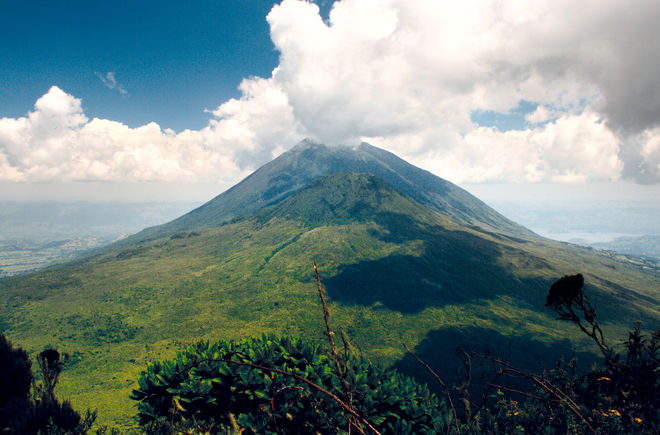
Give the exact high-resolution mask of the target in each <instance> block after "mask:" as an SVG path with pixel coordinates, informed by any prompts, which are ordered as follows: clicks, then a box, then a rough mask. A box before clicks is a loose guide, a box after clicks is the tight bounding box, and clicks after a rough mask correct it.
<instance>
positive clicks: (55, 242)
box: [0, 201, 199, 278]
mask: <svg viewBox="0 0 660 435" xmlns="http://www.w3.org/2000/svg"><path fill="white" fill-rule="evenodd" d="M197 205H199V203H195V202H164V203H128V202H55V201H31V202H27V201H26V202H16V201H12V202H2V203H0V278H1V277H3V276H11V275H15V274H17V273H25V272H28V271H33V270H36V269H38V268H41V267H45V266H48V265H51V264H53V263H58V262H62V261H66V260H69V259H71V258H74V257H76V256H77V255H79V254H81V253H83V252H86V251H88V250H90V249H93V248H98V247H100V246H104V245H107V244H109V243H111V242H114V241H116V240H118V239H120V238H122V237H126V236H127V235H130V234H133V233H135V232H137V231H139V230H141V229H143V228H145V227H148V226H152V225H158V224H161V223H164V222H167V221H169V220H171V219H174V218H175V217H178V216H180V215H181V214H183V213H186V212H188V211H190V210H192V209H193V208H194V207H195V206H197Z"/></svg>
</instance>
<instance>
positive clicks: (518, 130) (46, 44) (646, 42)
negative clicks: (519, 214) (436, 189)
mask: <svg viewBox="0 0 660 435" xmlns="http://www.w3.org/2000/svg"><path fill="white" fill-rule="evenodd" d="M658 20H660V4H659V3H658V2H657V1H655V0H639V1H637V2H635V3H634V4H630V3H629V2H626V1H623V0H607V1H600V0H599V1H596V0H584V1H582V2H580V4H579V5H576V4H575V3H574V2H572V1H569V0H555V1H550V0H534V1H522V2H521V1H519V0H503V1H501V2H486V3H483V2H479V1H477V0H466V1H464V2H455V1H450V0H418V1H414V2H410V1H409V0H387V1H385V0H338V1H336V2H334V3H333V2H331V1H330V0H319V1H317V2H316V3H312V2H308V1H300V0H280V1H277V2H274V1H260V0H241V1H228V0H227V1H198V2H185V3H184V2H175V1H160V2H154V1H142V2H127V1H117V2H112V3H107V2H104V3H101V2H83V1H68V2H63V3H57V4H56V3H53V2H46V1H31V0H27V1H23V2H3V3H0V51H1V52H2V53H3V55H2V56H0V200H1V199H21V198H23V199H31V198H34V199H36V198H39V199H46V198H48V197H53V198H58V199H63V198H70V199H90V198H98V199H118V198H115V197H112V196H113V195H114V196H116V197H119V198H121V197H125V198H128V199H134V200H139V199H141V198H142V199H145V198H149V199H151V198H154V197H158V198H159V199H168V198H170V197H171V199H177V200H180V199H191V200H203V199H208V198H210V197H212V196H214V195H215V194H217V193H219V192H221V191H222V190H224V189H226V188H228V187H230V186H231V185H233V184H234V183H236V182H237V181H239V180H240V179H241V178H242V177H244V176H246V175H248V174H249V173H250V172H251V171H253V170H254V169H256V168H257V167H259V166H260V165H262V164H264V163H265V162H267V161H268V160H270V159H272V158H274V157H276V156H277V155H279V154H280V153H282V152H284V151H286V150H287V149H289V148H291V147H292V146H294V145H295V144H296V143H297V142H298V141H300V140H301V139H303V138H306V137H308V138H312V139H315V140H317V141H319V142H324V143H327V144H335V143H344V144H352V143H358V142H360V141H367V142H370V143H372V144H374V145H376V146H380V147H383V148H386V149H388V150H390V151H392V152H394V153H396V154H398V155H400V156H401V157H403V158H405V159H407V160H409V161H411V162H412V163H414V164H416V165H418V166H421V167H423V168H425V169H428V170H430V171H432V172H434V173H436V174H437V175H439V176H441V177H443V178H447V179H449V180H450V181H453V182H456V183H461V184H462V185H466V186H467V185H469V186H471V187H470V189H472V190H473V191H475V192H476V193H480V192H482V193H483V194H484V195H488V194H491V193H492V192H494V191H495V190H494V186H498V187H497V189H496V191H497V192H500V195H501V196H504V195H515V194H521V195H522V192H528V193H527V195H531V196H534V195H535V194H534V192H535V191H539V192H540V191H543V192H546V193H544V194H548V193H547V192H550V191H552V192H554V195H555V196H562V195H568V194H571V192H589V193H584V195H586V196H588V197H591V198H596V197H599V196H600V197H608V195H619V196H624V197H625V196H627V195H634V196H636V197H640V198H647V199H648V200H649V201H651V200H654V199H655V198H657V194H658V187H657V186H658V183H659V182H660V52H659V50H658V48H657V43H656V41H657V35H658V33H657V30H656V28H657V22H658ZM543 186H546V187H543ZM547 186H550V190H548V188H547ZM607 186H610V187H607ZM489 192H490V193H489ZM617 192H618V193H617ZM111 197H112V198H111Z"/></svg>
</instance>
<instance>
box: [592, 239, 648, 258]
mask: <svg viewBox="0 0 660 435" xmlns="http://www.w3.org/2000/svg"><path fill="white" fill-rule="evenodd" d="M589 246H593V247H594V248H598V249H607V250H609V251H616V252H620V253H622V254H627V255H634V256H637V257H642V258H647V259H650V260H654V261H658V262H660V235H647V236H639V237H617V238H616V239H614V240H612V241H610V242H598V243H589Z"/></svg>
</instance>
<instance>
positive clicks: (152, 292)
mask: <svg viewBox="0 0 660 435" xmlns="http://www.w3.org/2000/svg"><path fill="white" fill-rule="evenodd" d="M352 152H355V153H357V154H358V155H361V154H360V153H366V154H368V153H372V154H375V155H377V156H381V158H380V159H378V160H376V163H369V164H370V165H373V166H374V167H375V169H379V170H382V171H384V174H385V175H386V176H389V177H391V178H392V179H394V180H398V181H397V182H398V183H400V185H402V186H404V187H406V186H407V187H406V188H408V189H412V187H410V186H413V185H423V184H422V182H421V181H420V179H421V178H422V177H426V178H425V179H428V180H431V181H433V183H431V182H429V183H430V185H429V186H427V187H428V188H427V189H426V191H423V192H416V193H415V195H416V197H413V196H412V195H408V194H406V193H405V192H403V189H402V188H401V189H400V188H397V187H396V186H394V184H393V183H390V182H388V181H386V180H384V177H381V176H377V175H371V174H368V173H364V171H358V172H362V173H352V172H349V173H346V172H341V171H340V170H341V169H342V168H343V169H347V168H346V167H345V166H346V164H345V161H346V158H345V156H346V154H347V153H349V154H350V153H352ZM314 153H318V154H319V155H320V156H321V157H322V158H318V156H317V157H313V154H314ZM335 154H336V155H337V156H336V158H333V157H332V156H333V155H335ZM302 155H306V156H308V157H310V158H309V159H308V160H306V158H303V157H301V156H302ZM310 155H311V156H310ZM351 155H352V154H351ZM312 157H313V158H312ZM374 159H375V158H373V157H369V158H367V157H365V160H368V161H373V160H374ZM387 159H391V161H390V164H388V165H386V164H385V163H383V162H384V161H386V160H387ZM335 160H336V161H339V162H341V164H339V163H337V165H336V166H332V164H331V163H329V162H332V161H335ZM351 161H353V162H354V164H356V165H357V164H358V163H356V162H358V159H357V157H356V158H352V160H351ZM314 162H316V163H314ZM404 163H405V162H404ZM315 164H317V165H319V166H320V167H322V168H323V170H320V169H318V168H316V166H314V165H315ZM296 165H300V166H301V167H297V166H296ZM326 165H327V166H329V167H330V168H329V169H328V167H326ZM365 165H366V163H365ZM396 165H399V166H396ZM394 167H396V168H399V167H401V168H408V170H409V171H411V174H412V175H410V174H408V175H405V173H404V174H403V175H402V173H401V172H399V169H397V171H395V170H394V169H393V168H394ZM388 168H389V169H388ZM411 168H412V169H411ZM348 169H350V168H348ZM401 170H403V169H401ZM286 171H289V172H286ZM323 171H328V172H336V173H330V174H327V175H321V176H315V175H316V174H317V172H323ZM419 171H420V170H418V169H416V168H414V167H412V166H410V165H407V164H401V161H400V160H399V159H397V158H396V157H394V156H392V155H391V154H389V153H386V152H383V151H380V150H378V149H374V148H373V147H369V146H366V145H363V146H361V147H359V148H358V149H357V150H352V151H350V152H349V151H347V150H346V149H342V148H334V147H333V148H329V147H324V146H317V145H311V144H304V145H303V146H300V147H298V148H296V149H294V150H292V152H290V153H286V154H283V155H282V156H281V157H280V159H276V160H275V161H274V162H272V163H271V164H270V165H266V166H264V167H263V168H262V169H260V170H259V171H257V173H255V174H254V175H252V176H251V177H248V178H247V179H246V180H244V181H243V182H242V183H240V184H239V185H237V186H236V187H234V188H233V189H230V190H229V191H227V192H226V193H224V194H223V195H220V196H219V197H218V198H216V200H214V201H211V202H210V203H209V204H207V205H206V206H204V207H202V208H200V209H198V210H197V211H195V212H193V213H191V214H189V215H186V216H184V217H182V218H181V219H180V220H178V221H175V222H174V223H172V224H170V226H165V227H164V228H161V230H160V231H162V232H161V233H160V235H159V233H158V232H157V231H155V230H152V233H151V236H150V237H149V238H148V239H144V238H142V239H141V240H137V241H133V242H127V243H126V244H123V245H115V246H111V247H109V248H108V249H106V250H105V251H103V252H100V253H97V254H96V255H93V256H89V257H87V258H84V259H80V260H78V261H75V262H71V263H68V264H65V265H60V266H57V267H54V268H51V269H48V270H44V271H42V272H38V273H33V274H29V275H24V276H18V277H11V278H5V279H2V280H0V294H1V295H2V296H3V297H2V298H0V330H1V331H3V332H4V333H6V334H7V335H8V336H9V338H10V339H11V341H12V342H13V343H16V344H18V345H21V346H23V347H24V348H26V349H27V350H28V351H29V352H31V353H33V354H34V353H36V352H39V351H40V350H42V349H44V347H46V346H55V347H56V348H58V349H59V350H61V351H63V352H68V353H70V354H71V355H72V357H71V361H72V366H71V369H70V370H67V371H65V373H64V374H63V378H62V380H61V382H60V384H59V385H58V392H59V394H60V395H61V396H62V397H67V398H70V399H71V400H72V401H73V403H74V406H75V407H76V408H79V409H85V408H87V407H92V408H96V407H98V408H99V418H100V420H101V422H102V423H104V424H112V425H115V426H116V425H119V426H122V425H125V426H130V425H131V424H132V422H133V420H132V414H133V413H134V412H133V408H132V407H131V402H130V400H129V399H128V397H129V394H130V391H131V389H133V388H134V387H135V380H136V379H137V375H138V373H139V372H140V371H141V370H144V368H145V367H146V365H147V363H148V362H149V361H153V360H155V359H161V358H169V357H171V356H172V355H173V354H174V352H175V351H176V350H178V349H180V348H181V347H182V346H183V345H185V344H187V343H191V342H196V341H198V340H200V339H205V340H217V339H220V338H222V339H239V338H245V337H248V336H258V335H261V334H262V333H264V332H266V333H276V334H283V333H288V334H293V335H301V336H304V337H305V338H306V339H309V340H312V341H314V342H316V343H325V337H324V335H323V331H324V330H323V327H322V325H323V320H322V314H321V310H320V307H319V302H318V295H317V293H316V283H315V280H314V274H313V271H312V268H311V263H312V261H316V262H317V263H318V264H319V266H320V270H321V278H322V280H323V284H324V285H325V286H326V289H327V296H328V303H329V309H330V312H331V314H332V323H333V325H334V327H335V329H337V330H339V329H341V330H343V331H345V332H346V333H347V335H348V336H349V337H350V339H352V340H353V342H354V344H356V345H357V346H358V347H359V348H360V349H361V352H362V353H363V354H364V355H365V356H367V357H369V358H371V359H373V360H376V361H379V362H381V363H383V364H386V365H396V366H399V367H401V368H403V369H404V370H406V371H407V372H408V373H409V374H412V375H416V376H417V375H419V374H420V370H419V366H418V365H415V364H409V361H408V360H406V358H405V351H404V350H403V346H402V343H405V344H406V345H408V346H409V347H410V348H412V349H414V350H415V351H416V352H417V353H418V354H419V355H421V356H422V357H423V358H424V359H426V360H427V362H429V363H430V364H432V365H433V367H434V369H436V371H438V372H440V373H441V374H442V375H443V377H445V379H447V381H448V382H449V381H451V379H452V376H453V375H454V373H455V371H456V367H457V365H458V364H459V362H458V361H456V360H455V359H453V358H452V356H453V355H454V350H455V347H456V346H457V345H463V346H466V347H468V348H471V349H474V350H483V349H484V347H487V348H490V349H491V350H494V351H497V352H500V351H504V352H503V353H502V354H503V355H504V356H505V357H507V358H509V359H511V360H513V361H514V362H516V364H517V365H518V366H522V367H525V368H529V369H537V368H538V367H539V364H544V365H545V366H546V367H547V366H548V365H550V364H552V363H554V361H555V360H556V357H557V356H558V353H561V352H564V353H570V352H571V349H572V343H578V346H579V349H584V350H585V352H586V353H584V354H580V357H581V358H582V359H581V360H582V361H585V360H587V359H588V358H589V357H591V358H594V356H595V355H596V354H597V352H598V350H597V349H594V348H593V345H592V344H591V345H592V348H589V347H588V346H589V345H590V341H589V340H585V339H584V337H582V336H581V335H580V334H579V333H577V332H575V330H574V329H572V328H570V327H569V326H566V325H563V324H561V322H558V321H557V320H556V319H555V316H554V315H553V313H552V312H550V311H549V310H548V309H547V308H545V307H544V302H545V296H546V294H547V290H548V288H549V286H550V285H551V283H552V282H553V281H554V280H556V279H557V278H559V277H561V276H562V275H566V274H574V273H577V272H581V273H583V274H584V276H585V282H586V283H587V291H588V292H589V295H590V299H591V301H592V303H593V304H594V305H595V306H596V308H597V310H598V316H599V317H598V318H599V320H600V321H601V325H603V327H604V330H605V333H606V334H607V336H608V337H612V338H611V342H615V341H616V340H618V339H619V338H621V339H623V338H625V337H624V336H623V334H625V332H626V331H627V330H628V328H629V327H630V326H631V325H632V323H633V322H634V321H635V320H642V321H643V322H644V323H643V325H644V327H645V328H657V327H658V326H660V320H658V319H660V304H659V303H658V288H660V273H659V272H658V270H657V268H656V269H652V268H647V269H644V268H645V267H650V266H648V265H647V264H642V263H633V262H630V261H619V260H617V259H616V258H613V257H611V256H609V255H608V254H603V253H598V252H595V251H593V250H590V249H587V248H581V247H577V246H573V245H569V244H562V243H559V242H553V241H550V240H547V239H543V238H540V237H512V235H511V234H512V233H513V232H514V230H516V229H517V228H518V227H516V226H515V224H510V223H509V224H507V225H509V227H508V228H509V229H508V230H507V227H505V228H501V227H499V226H497V225H495V224H496V223H497V222H498V221H497V219H499V218H498V215H494V216H492V215H490V212H489V209H488V208H485V209H484V208H479V207H477V206H480V204H482V203H480V202H479V201H478V200H476V199H473V197H471V196H465V197H463V196H462V195H463V194H464V191H462V190H460V189H458V188H456V187H455V186H453V187H452V185H451V184H449V183H446V182H444V183H446V184H443V182H438V180H439V179H436V178H437V177H434V176H432V175H431V174H428V173H426V172H424V171H421V172H419ZM285 173H290V174H291V175H290V176H289V178H286V177H285V176H284V174H285ZM307 173H309V174H314V175H309V177H310V178H311V177H312V176H314V178H313V179H312V180H310V181H309V182H308V183H307V184H306V185H304V186H299V185H298V184H297V183H301V184H302V181H300V180H302V178H300V177H303V175H301V174H307ZM277 174H279V175H277ZM419 174H422V175H419ZM424 174H425V175H424ZM413 175H414V176H413ZM277 176H280V178H279V179H280V181H281V184H279V185H278V184H277V183H274V182H273V180H274V178H273V177H277ZM269 183H270V184H269ZM414 183H417V184H414ZM434 183H435V184H434ZM438 183H439V184H438ZM431 184H432V185H431ZM268 186H270V187H269V188H275V187H277V186H279V187H278V188H277V189H275V190H272V191H271V196H270V201H271V202H272V205H267V204H268V201H267V200H266V199H265V197H264V192H267V191H268V189H266V187H268ZM434 186H435V187H434ZM437 186H444V188H445V190H444V194H442V195H441V193H438V192H440V188H439V187H437ZM436 188H437V190H433V189H436ZM278 189H279V190H278ZM422 190H423V189H422ZM434 192H436V193H434ZM436 194H437V197H436V199H437V201H436V202H437V206H435V207H431V206H429V205H428V202H429V201H430V199H428V198H430V197H432V196H433V195H436ZM250 195H251V196H250ZM465 195H467V194H465ZM266 197H268V195H266ZM227 198H229V199H232V200H233V201H234V203H233V205H232V206H231V207H229V206H227V205H226V204H228V202H227V201H229V200H228V199H227ZM245 198H251V200H252V201H253V202H260V203H259V205H254V204H252V205H251V204H249V201H248V200H246V199H245ZM418 198H420V199H418ZM438 198H439V199H438ZM448 198H450V199H452V201H453V202H452V201H449V200H448ZM461 198H463V199H462V200H461ZM239 200H240V201H239ZM241 201H243V202H241ZM442 201H447V202H442ZM461 201H463V202H461ZM223 203H225V205H223ZM475 203H476V206H475V205H474V204H475ZM238 204H240V207H243V208H244V209H251V210H252V212H251V213H248V211H247V210H243V212H242V213H239V209H240V207H239V205H238ZM443 204H445V206H446V207H447V208H446V210H444V211H439V210H438V208H439V207H440V206H442V205H443ZM460 204H462V205H460ZM468 204H472V206H468ZM459 205H460V206H459ZM223 207H224V209H223ZM250 207H251V208H250ZM474 207H477V208H476V210H481V211H483V213H484V214H480V213H477V212H475V208H474ZM484 207H485V206H484ZM230 209H231V210H230ZM228 210H229V211H228ZM239 216H240V217H239ZM489 216H490V218H492V219H495V221H493V220H491V221H489V222H490V223H488V222H485V221H486V219H487V218H489ZM477 217H478V218H479V219H478V220H476V219H477ZM202 218H203V219H202ZM490 218H489V219H490ZM228 219H229V220H228ZM501 219H504V218H501ZM466 221H467V224H466ZM223 222H224V224H221V225H219V223H223ZM507 222H508V221H506V220H504V221H503V222H500V223H502V224H503V225H504V224H506V223H507ZM175 224H176V225H175ZM184 224H185V225H184ZM496 227H497V228H496ZM522 231H523V233H522V234H523V235H524V230H522ZM580 340H582V341H580ZM445 375H446V376H445Z"/></svg>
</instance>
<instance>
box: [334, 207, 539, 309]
mask: <svg viewBox="0 0 660 435" xmlns="http://www.w3.org/2000/svg"><path fill="white" fill-rule="evenodd" d="M383 217H384V216H380V217H379V219H377V222H378V223H379V224H381V226H382V230H380V231H373V232H372V234H371V235H372V236H373V237H377V238H379V239H381V240H383V241H386V242H389V243H398V244H399V243H404V242H406V241H412V240H421V241H423V243H424V248H423V249H422V250H421V252H419V254H408V255H406V254H392V255H389V256H387V257H384V258H380V259H378V260H365V261H360V262H358V263H353V264H347V265H344V266H341V267H340V268H339V273H337V274H336V275H335V276H333V277H330V278H327V279H325V280H324V283H325V286H326V288H327V290H328V295H329V296H330V297H331V298H332V299H333V300H335V301H337V302H340V303H343V304H358V305H363V306H370V305H373V304H374V303H376V302H380V303H382V304H383V305H384V306H386V307H387V308H389V309H391V310H394V311H399V312H403V313H415V312H419V311H422V310H423V309H425V308H427V307H440V306H444V305H448V304H461V303H467V302H473V301H475V300H476V299H482V298H486V299H491V298H493V297H495V296H497V295H502V294H506V295H510V296H512V297H515V298H517V299H518V300H520V301H522V302H527V303H530V304H531V305H533V306H535V307H537V306H538V307H539V308H540V307H541V306H542V301H543V300H544V297H545V293H546V291H547V288H548V287H549V285H550V284H551V282H550V281H548V280H546V279H543V278H538V279H521V278H519V277H517V276H516V275H515V274H514V271H512V270H509V269H508V268H507V266H506V264H507V263H506V262H505V261H501V260H502V259H504V258H506V257H507V256H508V257H523V256H524V257H525V262H526V263H527V265H528V267H533V268H537V269H545V270H548V269H550V268H551V267H550V266H549V265H548V264H547V263H546V262H545V261H544V260H542V259H539V258H534V257H531V256H530V255H529V254H527V253H526V252H523V251H520V250H517V249H514V248H511V247H508V246H505V245H501V244H498V243H496V242H493V241H490V240H488V239H485V238H481V237H479V236H477V235H474V234H471V233H469V232H466V231H451V230H447V229H445V228H443V227H440V226H422V225H419V222H415V221H413V220H411V219H410V218H409V217H408V216H404V215H396V214H394V213H392V214H390V215H388V216H386V219H383Z"/></svg>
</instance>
